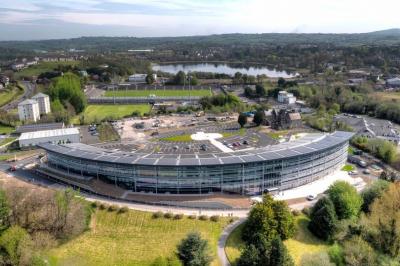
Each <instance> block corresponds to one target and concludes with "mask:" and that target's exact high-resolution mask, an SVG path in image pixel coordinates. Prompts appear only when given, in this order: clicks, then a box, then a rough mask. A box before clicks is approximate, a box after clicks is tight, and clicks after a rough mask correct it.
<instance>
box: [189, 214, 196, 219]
mask: <svg viewBox="0 0 400 266" xmlns="http://www.w3.org/2000/svg"><path fill="white" fill-rule="evenodd" d="M188 218H189V219H191V220H194V219H196V218H197V217H196V215H195V214H191V215H189V216H188Z"/></svg>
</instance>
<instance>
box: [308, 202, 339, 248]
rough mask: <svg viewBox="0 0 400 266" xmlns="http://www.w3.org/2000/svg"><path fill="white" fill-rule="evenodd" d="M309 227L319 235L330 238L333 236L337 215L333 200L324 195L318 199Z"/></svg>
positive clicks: (322, 237)
mask: <svg viewBox="0 0 400 266" xmlns="http://www.w3.org/2000/svg"><path fill="white" fill-rule="evenodd" d="M310 219H311V221H310V223H309V224H308V229H309V230H310V231H311V232H312V233H313V234H314V235H315V236H317V237H319V238H321V239H323V240H328V239H330V238H331V237H332V236H333V233H334V231H335V228H336V223H337V217H336V213H335V207H334V205H333V203H332V201H331V200H330V199H329V198H327V197H323V198H321V199H319V200H318V201H317V203H316V204H315V205H314V207H313V208H312V210H311V214H310Z"/></svg>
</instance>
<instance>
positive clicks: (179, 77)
mask: <svg viewBox="0 0 400 266" xmlns="http://www.w3.org/2000/svg"><path fill="white" fill-rule="evenodd" d="M185 80H186V74H185V72H183V71H179V72H178V73H176V75H175V77H174V79H173V81H172V82H173V83H174V84H175V85H184V84H185V83H186V82H185Z"/></svg>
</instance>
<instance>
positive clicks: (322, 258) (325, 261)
mask: <svg viewBox="0 0 400 266" xmlns="http://www.w3.org/2000/svg"><path fill="white" fill-rule="evenodd" d="M300 265H301V266H335V264H334V263H332V262H330V259H329V256H328V254H327V253H326V252H320V253H306V254H304V255H303V256H302V257H301V261H300Z"/></svg>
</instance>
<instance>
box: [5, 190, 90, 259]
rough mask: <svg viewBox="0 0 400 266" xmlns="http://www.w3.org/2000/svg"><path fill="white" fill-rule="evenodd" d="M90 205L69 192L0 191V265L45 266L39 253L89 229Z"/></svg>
mask: <svg viewBox="0 0 400 266" xmlns="http://www.w3.org/2000/svg"><path fill="white" fill-rule="evenodd" d="M90 214H91V210H90V207H89V205H88V204H87V203H86V202H84V201H83V200H82V199H80V198H79V197H78V194H77V193H76V192H73V191H72V190H64V191H53V190H49V189H44V188H40V187H39V188H32V187H29V186H28V185H20V184H15V183H12V182H10V183H7V184H2V185H1V188H0V264H1V265H38V266H39V265H46V262H45V260H44V258H43V257H42V255H41V254H42V252H43V251H45V250H48V249H50V248H53V247H55V246H57V245H58V244H60V243H62V242H63V241H66V240H68V239H71V238H73V237H76V236H78V235H79V234H81V233H82V232H83V231H85V230H86V229H87V228H88V223H89V220H90Z"/></svg>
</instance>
